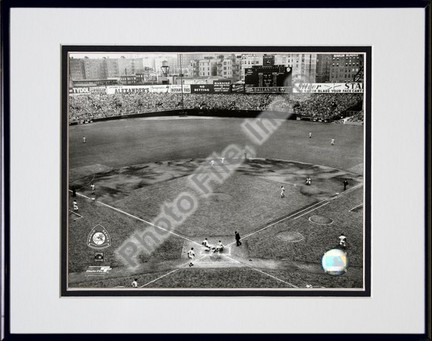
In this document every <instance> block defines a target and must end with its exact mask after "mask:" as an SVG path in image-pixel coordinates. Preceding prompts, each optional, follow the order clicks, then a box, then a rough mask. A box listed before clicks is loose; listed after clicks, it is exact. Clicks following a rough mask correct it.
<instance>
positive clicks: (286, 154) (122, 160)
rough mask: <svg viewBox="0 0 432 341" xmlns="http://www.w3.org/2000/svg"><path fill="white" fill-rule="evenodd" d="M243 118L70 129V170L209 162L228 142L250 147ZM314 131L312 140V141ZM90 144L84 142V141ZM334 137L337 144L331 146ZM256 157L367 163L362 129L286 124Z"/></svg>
mask: <svg viewBox="0 0 432 341" xmlns="http://www.w3.org/2000/svg"><path fill="white" fill-rule="evenodd" d="M242 122H243V119H240V118H217V119H180V118H173V119H172V120H166V119H165V120H160V121H158V120H154V119H153V120H147V119H145V118H135V119H125V120H115V121H107V122H96V123H92V124H87V125H77V126H70V127H69V148H70V149H69V151H70V168H76V167H82V166H89V165H94V164H101V165H105V166H109V167H114V168H119V167H123V166H129V165H134V164H143V163H148V162H154V161H166V160H173V159H187V158H206V157H207V156H208V155H210V154H211V153H213V152H221V151H222V150H223V149H224V148H225V147H226V146H228V145H229V144H232V143H235V144H238V145H240V146H244V145H246V144H251V142H250V140H249V139H248V137H247V136H246V135H245V133H244V132H243V131H242V129H241V123H242ZM309 132H312V138H311V139H309V138H308V134H309ZM83 136H85V137H86V138H87V143H82V137H83ZM332 138H334V139H335V140H336V144H335V145H334V146H331V145H330V140H331V139H332ZM257 157H264V158H272V159H284V160H297V161H303V162H307V163H311V164H320V165H326V166H330V167H334V168H338V169H349V168H352V167H355V166H357V165H359V164H361V163H363V127H362V126H353V125H341V124H323V123H316V122H305V121H286V122H284V123H283V124H282V125H281V126H280V127H279V129H278V130H277V131H276V132H275V133H274V134H273V135H272V136H271V137H270V138H269V139H268V140H267V141H266V142H265V143H264V144H263V145H262V146H260V147H258V148H257Z"/></svg>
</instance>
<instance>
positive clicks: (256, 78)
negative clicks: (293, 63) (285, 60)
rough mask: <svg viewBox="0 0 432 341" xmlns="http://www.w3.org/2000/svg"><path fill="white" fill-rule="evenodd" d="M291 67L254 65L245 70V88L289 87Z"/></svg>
mask: <svg viewBox="0 0 432 341" xmlns="http://www.w3.org/2000/svg"><path fill="white" fill-rule="evenodd" d="M291 71H292V69H291V67H289V66H285V65H254V66H252V67H251V68H248V69H246V70H245V86H246V88H248V87H259V88H269V87H287V86H291Z"/></svg>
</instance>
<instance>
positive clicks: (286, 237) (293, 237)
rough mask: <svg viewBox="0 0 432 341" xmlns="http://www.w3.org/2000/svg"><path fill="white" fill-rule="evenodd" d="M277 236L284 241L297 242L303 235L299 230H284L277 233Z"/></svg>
mask: <svg viewBox="0 0 432 341" xmlns="http://www.w3.org/2000/svg"><path fill="white" fill-rule="evenodd" d="M277 237H278V238H279V239H281V240H283V241H284V242H289V243H297V242H300V241H302V240H303V239H304V237H303V235H302V234H301V233H299V232H291V231H284V232H280V233H278V234H277Z"/></svg>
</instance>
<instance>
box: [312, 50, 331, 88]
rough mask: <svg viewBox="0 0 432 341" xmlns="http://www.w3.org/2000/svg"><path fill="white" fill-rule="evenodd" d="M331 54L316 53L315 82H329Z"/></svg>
mask: <svg viewBox="0 0 432 341" xmlns="http://www.w3.org/2000/svg"><path fill="white" fill-rule="evenodd" d="M332 60H333V55H331V54H318V55H317V62H316V82H317V83H328V82H330V67H331V64H332Z"/></svg>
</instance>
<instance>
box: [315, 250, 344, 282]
mask: <svg viewBox="0 0 432 341" xmlns="http://www.w3.org/2000/svg"><path fill="white" fill-rule="evenodd" d="M321 263H322V267H323V269H324V271H325V272H326V273H328V274H329V275H333V276H339V275H343V274H344V273H345V272H346V271H347V267H348V258H347V254H346V252H344V251H343V250H341V249H331V250H329V251H327V252H326V253H325V254H324V256H323V257H322V260H321Z"/></svg>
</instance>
